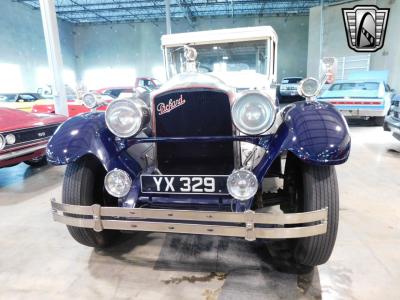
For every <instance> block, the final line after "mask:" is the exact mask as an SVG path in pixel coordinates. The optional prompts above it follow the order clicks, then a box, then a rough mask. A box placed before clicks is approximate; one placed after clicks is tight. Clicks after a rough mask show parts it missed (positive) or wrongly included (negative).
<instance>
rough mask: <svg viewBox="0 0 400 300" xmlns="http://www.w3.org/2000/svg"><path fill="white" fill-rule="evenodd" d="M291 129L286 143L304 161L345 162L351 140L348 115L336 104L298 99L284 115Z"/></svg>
mask: <svg viewBox="0 0 400 300" xmlns="http://www.w3.org/2000/svg"><path fill="white" fill-rule="evenodd" d="M284 122H285V126H286V127H287V128H288V137H287V139H286V143H285V144H286V145H285V147H286V148H287V150H288V151H290V152H292V153H293V154H294V155H296V156H297V157H298V158H300V159H301V160H303V161H305V162H308V163H312V164H319V165H337V164H342V163H344V162H345V161H346V160H347V159H348V157H349V154H350V145H351V139H350V134H349V130H348V126H347V123H346V120H345V118H344V117H343V116H342V114H341V113H340V112H339V111H337V110H336V109H335V108H334V106H333V105H331V104H329V103H321V102H309V103H307V102H297V103H295V104H294V105H293V107H291V108H289V109H288V110H287V112H286V114H285V116H284Z"/></svg>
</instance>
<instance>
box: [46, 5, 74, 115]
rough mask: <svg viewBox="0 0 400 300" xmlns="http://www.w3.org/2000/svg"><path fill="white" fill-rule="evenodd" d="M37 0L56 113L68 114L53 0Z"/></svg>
mask: <svg viewBox="0 0 400 300" xmlns="http://www.w3.org/2000/svg"><path fill="white" fill-rule="evenodd" d="M39 2H40V12H41V14H42V22H43V31H44V39H45V41H46V49H47V60H48V62H49V67H50V72H51V74H52V79H53V85H52V89H53V95H54V104H55V111H56V113H57V114H61V115H65V116H68V106H67V97H66V94H65V86H64V81H63V61H62V56H61V47H60V37H59V34H58V26H57V17H56V8H55V5H54V0H40V1H39Z"/></svg>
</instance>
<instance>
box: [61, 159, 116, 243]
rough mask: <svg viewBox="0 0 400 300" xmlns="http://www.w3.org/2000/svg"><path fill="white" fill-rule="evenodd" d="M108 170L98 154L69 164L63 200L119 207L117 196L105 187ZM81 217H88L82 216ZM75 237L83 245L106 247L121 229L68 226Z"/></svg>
mask: <svg viewBox="0 0 400 300" xmlns="http://www.w3.org/2000/svg"><path fill="white" fill-rule="evenodd" d="M105 174H106V171H105V170H104V168H103V166H102V165H101V164H100V162H99V161H98V160H97V158H95V157H91V156H86V157H83V158H81V159H79V160H78V161H76V162H74V163H71V164H69V165H68V166H67V169H66V171H65V176H64V183H63V189H62V203H65V204H71V205H82V206H89V205H92V204H100V205H107V206H117V199H116V198H113V197H111V196H109V195H108V194H107V192H106V191H105V189H104V177H105ZM80 217H81V218H84V217H88V216H80ZM67 228H68V231H69V233H70V234H71V236H72V237H73V238H74V239H75V240H76V241H77V242H78V243H80V244H82V245H85V246H89V247H95V248H105V247H108V246H112V245H113V244H114V243H115V241H116V240H117V238H118V236H119V235H120V232H119V231H115V230H103V231H101V232H96V231H94V230H93V229H89V228H81V227H74V226H67Z"/></svg>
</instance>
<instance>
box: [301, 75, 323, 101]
mask: <svg viewBox="0 0 400 300" xmlns="http://www.w3.org/2000/svg"><path fill="white" fill-rule="evenodd" d="M312 85H314V86H312ZM310 87H312V89H311V90H310ZM319 87H320V83H319V81H318V80H317V79H315V78H313V77H307V78H304V79H303V80H302V81H300V82H299V85H298V86H297V92H298V93H299V95H300V96H303V97H305V98H312V97H316V96H317V95H318V92H319Z"/></svg>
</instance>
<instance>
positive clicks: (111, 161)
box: [46, 112, 141, 174]
mask: <svg viewBox="0 0 400 300" xmlns="http://www.w3.org/2000/svg"><path fill="white" fill-rule="evenodd" d="M46 155H47V160H48V161H49V162H50V163H51V164H54V165H65V164H69V163H72V162H75V161H77V160H78V159H79V158H81V157H83V156H85V155H94V156H96V157H97V158H98V160H99V161H100V162H101V163H102V165H103V166H104V168H105V169H106V170H107V171H110V170H112V169H114V168H120V169H123V170H126V171H129V172H130V173H131V174H138V173H139V172H140V169H141V168H140V166H139V164H138V163H137V162H136V161H135V160H133V159H132V158H131V157H129V155H128V154H127V153H126V151H125V150H124V147H123V145H119V144H118V142H117V141H116V140H115V136H114V135H113V134H112V133H111V132H110V131H109V130H108V129H107V126H106V124H105V119H104V113H103V112H96V113H88V114H82V115H78V116H76V117H74V118H71V119H69V120H67V121H66V122H64V123H63V124H62V125H61V126H60V127H59V128H58V129H57V131H56V132H55V133H54V135H53V136H52V138H51V139H50V140H49V143H48V145H47V151H46Z"/></svg>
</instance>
